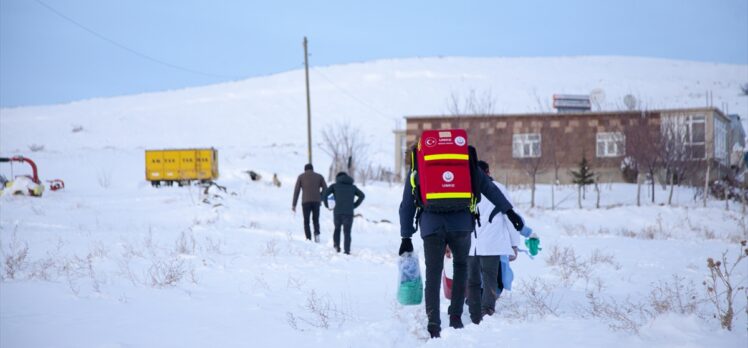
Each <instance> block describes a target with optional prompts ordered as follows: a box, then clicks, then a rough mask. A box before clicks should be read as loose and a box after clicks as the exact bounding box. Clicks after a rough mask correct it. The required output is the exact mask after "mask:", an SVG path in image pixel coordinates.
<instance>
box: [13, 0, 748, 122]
mask: <svg viewBox="0 0 748 348" xmlns="http://www.w3.org/2000/svg"><path fill="white" fill-rule="evenodd" d="M304 36H307V37H308V38H309V51H310V53H311V57H310V64H311V65H315V66H324V65H333V64H340V63H350V62H361V61H368V60H374V59H383V58H407V57H430V56H470V57H498V56H510V57H516V56H576V55H624V56H647V57H661V58H674V59H685V60H697V61H710V62H721V63H732V64H748V0H647V1H644V0H643V1H638V0H624V1H615V0H610V1H600V0H597V1H593V0H565V1H557V0H548V1H540V0H516V1H507V0H503V1H500V0H495V1H436V0H430V1H419V0H410V1H408V0H405V1H404V0H399V1H394V0H393V1H390V0H378V1H366V2H364V1H351V0H334V1H316V2H315V1H298V2H296V1H239V0H237V1H220V0H216V1H207V0H206V1H188V0H162V1H158V0H127V1H125V0H120V1H114V0H87V1H84V0H0V106H2V107H10V106H20V105H36V104H53V103H63V102H69V101H74V100H80V99H88V98H95V97H107V96H116V95H125V94H136V93H143V92H152V91H160V90H168V89H176V88H183V87H189V86H200V85H207V84H213V83H218V82H223V81H231V80H239V79H244V78H247V77H252V76H260V75H267V74H273V73H277V72H282V71H287V70H292V69H297V68H301V67H303V61H304V56H303V49H302V40H303V37H304ZM746 80H747V81H746V82H748V76H746Z"/></svg>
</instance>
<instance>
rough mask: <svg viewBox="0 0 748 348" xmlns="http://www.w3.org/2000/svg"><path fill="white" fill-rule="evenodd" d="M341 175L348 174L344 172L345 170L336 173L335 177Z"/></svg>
mask: <svg viewBox="0 0 748 348" xmlns="http://www.w3.org/2000/svg"><path fill="white" fill-rule="evenodd" d="M341 175H348V173H346V172H339V173H338V175H335V177H336V178H337V177H339V176H341Z"/></svg>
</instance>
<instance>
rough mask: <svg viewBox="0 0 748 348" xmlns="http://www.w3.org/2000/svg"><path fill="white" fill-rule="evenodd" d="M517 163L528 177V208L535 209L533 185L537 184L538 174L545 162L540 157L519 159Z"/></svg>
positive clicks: (543, 158) (544, 159) (543, 167)
mask: <svg viewBox="0 0 748 348" xmlns="http://www.w3.org/2000/svg"><path fill="white" fill-rule="evenodd" d="M519 162H520V163H521V164H522V167H523V168H524V169H525V173H527V176H529V177H530V181H531V186H530V207H531V208H535V183H536V182H537V178H538V174H541V173H542V172H543V170H544V169H545V166H546V163H547V160H546V158H545V157H543V156H542V155H541V156H538V157H528V158H520V159H519Z"/></svg>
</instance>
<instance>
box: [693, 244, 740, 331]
mask: <svg viewBox="0 0 748 348" xmlns="http://www.w3.org/2000/svg"><path fill="white" fill-rule="evenodd" d="M727 254H728V251H727V250H725V251H724V252H723V253H722V258H721V260H716V261H715V260H714V259H713V258H711V257H710V258H708V259H707V268H708V269H709V278H708V279H707V280H705V281H704V282H703V285H704V286H705V287H706V295H707V298H708V300H709V302H710V303H712V304H713V305H714V309H715V314H714V318H716V319H718V320H719V322H720V324H721V325H722V328H724V329H727V330H730V331H731V330H732V323H733V320H734V319H735V314H736V311H735V299H736V297H737V296H738V294H740V293H741V292H742V293H744V294H745V295H746V298H747V299H748V289H746V287H745V286H744V285H743V283H744V280H743V281H740V280H737V279H735V278H734V275H735V274H734V272H735V268H736V267H737V266H738V265H739V264H740V263H741V262H742V261H743V259H745V258H746V257H748V248H746V241H745V240H742V241H740V243H739V249H738V255H737V256H735V258H734V259H733V260H728V259H727ZM747 306H748V305H747ZM743 309H748V308H743ZM743 309H739V310H738V311H742V310H743ZM746 314H748V313H746Z"/></svg>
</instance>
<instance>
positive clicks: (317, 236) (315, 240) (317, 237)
mask: <svg viewBox="0 0 748 348" xmlns="http://www.w3.org/2000/svg"><path fill="white" fill-rule="evenodd" d="M314 242H315V243H319V235H318V234H315V235H314Z"/></svg>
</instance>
